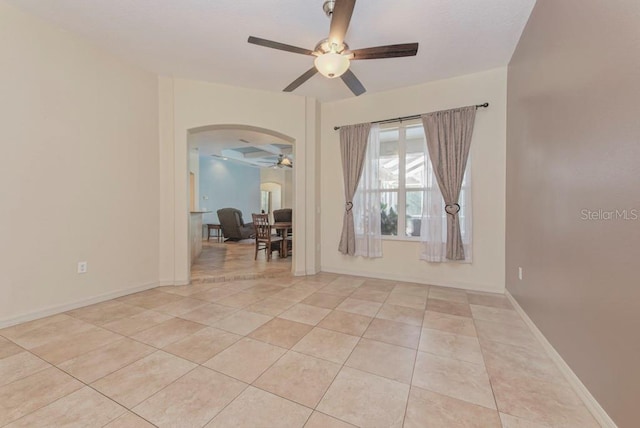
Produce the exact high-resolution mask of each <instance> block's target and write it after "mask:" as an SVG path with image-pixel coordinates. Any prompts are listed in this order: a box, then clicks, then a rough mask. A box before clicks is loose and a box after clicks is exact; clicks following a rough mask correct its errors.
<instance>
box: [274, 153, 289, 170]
mask: <svg viewBox="0 0 640 428" xmlns="http://www.w3.org/2000/svg"><path fill="white" fill-rule="evenodd" d="M273 167H274V168H293V161H292V160H291V158H289V156H285V155H278V160H277V161H276V163H275V164H273Z"/></svg>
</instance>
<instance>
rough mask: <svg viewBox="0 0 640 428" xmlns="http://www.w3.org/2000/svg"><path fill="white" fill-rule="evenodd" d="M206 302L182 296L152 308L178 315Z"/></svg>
mask: <svg viewBox="0 0 640 428" xmlns="http://www.w3.org/2000/svg"><path fill="white" fill-rule="evenodd" d="M206 304H207V302H205V301H204V300H198V299H191V298H189V297H184V298H183V299H181V300H176V301H175V302H171V303H167V304H166V305H162V306H158V307H157V308H154V311H157V312H162V313H165V314H169V315H173V316H175V317H178V316H180V315H182V314H186V313H187V312H191V311H193V310H196V309H198V308H199V307H201V306H204V305H206Z"/></svg>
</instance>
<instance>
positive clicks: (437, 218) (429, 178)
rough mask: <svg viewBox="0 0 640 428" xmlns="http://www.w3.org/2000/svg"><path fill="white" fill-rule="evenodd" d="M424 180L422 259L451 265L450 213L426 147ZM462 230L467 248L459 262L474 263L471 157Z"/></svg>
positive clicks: (464, 185)
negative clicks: (448, 214)
mask: <svg viewBox="0 0 640 428" xmlns="http://www.w3.org/2000/svg"><path fill="white" fill-rule="evenodd" d="M424 165H425V168H424V175H425V177H424V180H425V183H426V187H427V188H426V190H425V194H424V198H423V199H422V225H421V227H420V242H421V244H420V247H421V248H420V260H426V261H428V262H452V261H454V260H449V259H447V257H446V256H447V214H446V213H445V211H444V198H443V197H442V193H440V187H439V186H438V182H437V181H436V176H435V173H434V172H433V166H432V164H431V160H430V159H429V154H428V152H427V150H426V144H425V162H424ZM458 204H459V205H460V213H459V214H458V217H459V219H460V231H461V234H462V245H463V248H464V255H465V258H464V260H455V262H456V263H471V262H472V256H473V254H472V249H473V245H472V237H473V233H472V204H471V156H469V160H468V161H467V168H466V170H465V175H464V181H463V182H462V191H461V192H460V199H459V200H458Z"/></svg>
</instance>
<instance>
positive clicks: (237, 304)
mask: <svg viewBox="0 0 640 428" xmlns="http://www.w3.org/2000/svg"><path fill="white" fill-rule="evenodd" d="M265 298H266V296H265V297H263V296H260V295H256V294H253V293H247V292H244V291H241V292H240V293H237V294H234V295H232V296H227V297H224V298H222V299H220V300H218V301H216V303H217V304H219V305H224V306H231V307H232V308H238V309H241V308H244V307H246V306H249V305H252V304H254V303H257V302H259V301H260V300H263V299H265Z"/></svg>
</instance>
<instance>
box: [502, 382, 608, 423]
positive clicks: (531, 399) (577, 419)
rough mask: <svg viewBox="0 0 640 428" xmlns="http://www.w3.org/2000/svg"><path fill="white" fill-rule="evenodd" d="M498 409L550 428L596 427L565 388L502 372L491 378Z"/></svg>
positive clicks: (579, 402)
mask: <svg viewBox="0 0 640 428" xmlns="http://www.w3.org/2000/svg"><path fill="white" fill-rule="evenodd" d="M491 384H492V385H493V391H494V393H495V397H496V402H497V403H498V409H499V410H500V411H501V412H503V413H508V414H509V415H513V416H517V417H520V418H522V419H526V420H529V421H532V422H536V423H541V424H547V425H550V426H552V427H581V428H589V427H599V426H600V425H599V424H598V423H597V422H596V420H595V419H594V418H593V416H592V415H591V413H589V411H588V410H587V408H586V407H585V406H584V404H583V403H582V400H580V398H579V397H578V396H577V394H576V393H575V392H574V391H573V390H572V389H571V388H570V387H569V385H568V384H565V385H560V384H558V383H551V382H544V381H542V380H539V379H535V378H530V377H526V376H522V375H520V374H518V373H511V372H508V371H506V372H503V373H501V374H500V375H494V376H492V377H491Z"/></svg>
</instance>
